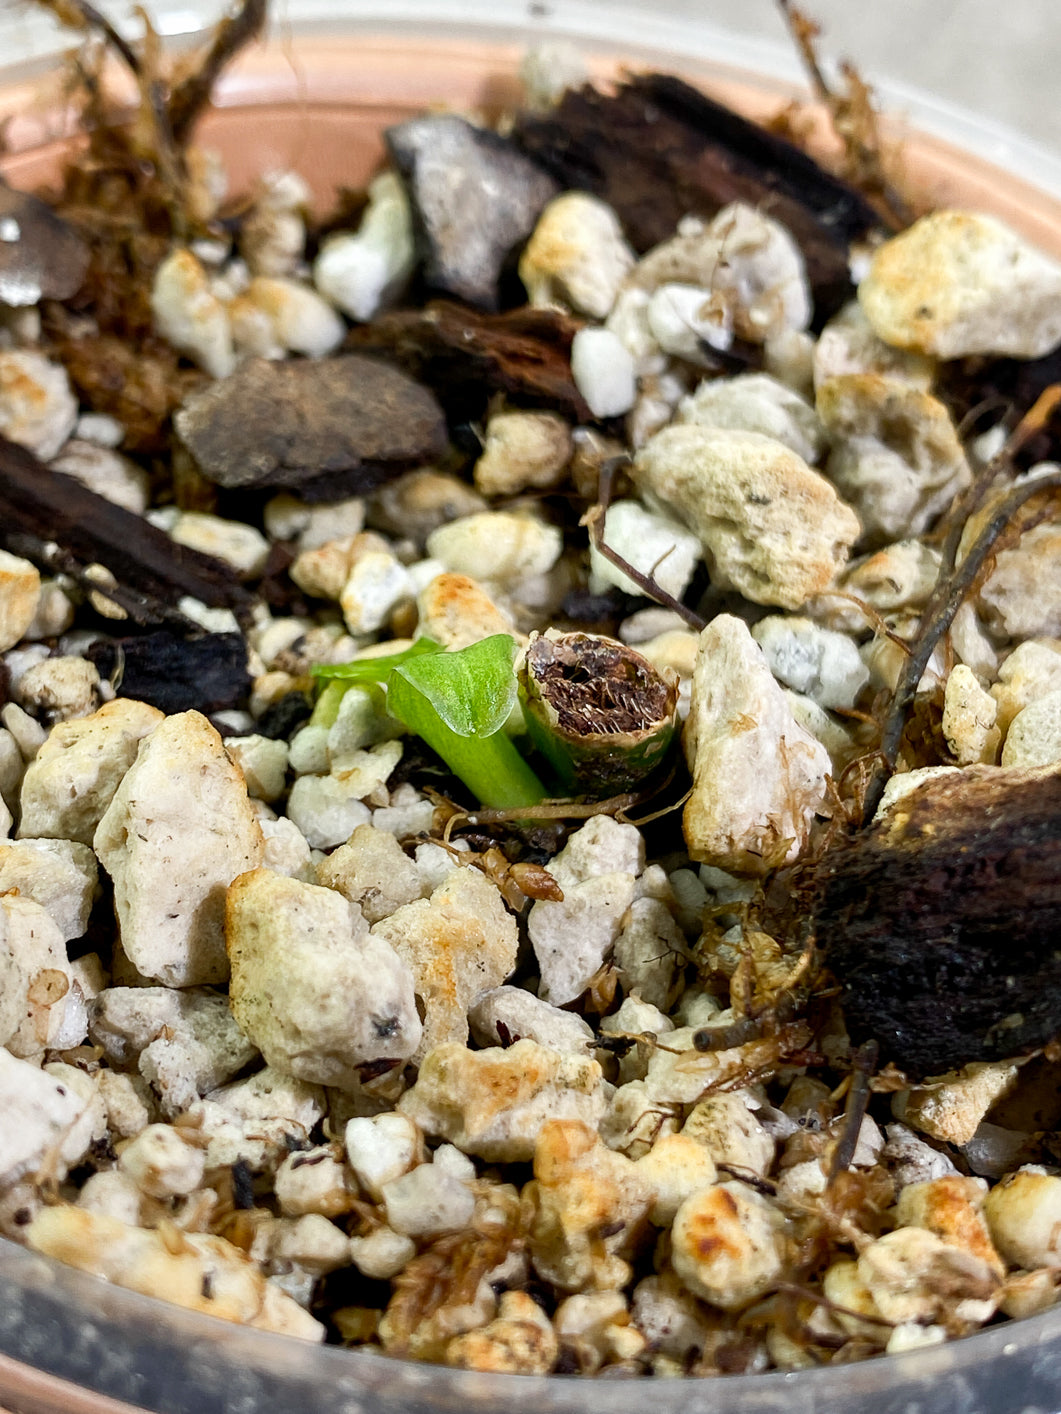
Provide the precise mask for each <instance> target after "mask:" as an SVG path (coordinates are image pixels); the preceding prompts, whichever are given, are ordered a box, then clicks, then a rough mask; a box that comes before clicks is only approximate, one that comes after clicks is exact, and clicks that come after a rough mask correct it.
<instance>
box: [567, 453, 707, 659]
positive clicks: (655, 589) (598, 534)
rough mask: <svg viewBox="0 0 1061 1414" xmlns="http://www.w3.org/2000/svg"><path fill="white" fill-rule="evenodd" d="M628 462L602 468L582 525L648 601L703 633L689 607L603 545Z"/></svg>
mask: <svg viewBox="0 0 1061 1414" xmlns="http://www.w3.org/2000/svg"><path fill="white" fill-rule="evenodd" d="M629 461H630V458H629V457H628V456H626V455H625V454H624V455H623V456H619V457H612V458H610V460H608V461H606V462H605V463H604V465H603V466H602V467H601V473H600V482H599V484H598V487H597V502H596V504H595V505H593V506H591V507H590V508H589V510H588V511H587V512H586V514H585V515H584V516H583V517H582V520H581V521H580V522H579V524H580V525H584V526H586V527H587V528H588V530H589V535H590V539H591V540H592V541H593V544H594V546H595V547H596V549H597V550H598V551H599V552H600V553H601V554H602V555H603V556H604V558H605V559H606V560H610V561H611V563H612V564H613V565H615V566H616V568H617V569H621V570H622V572H623V574H625V575H626V576H627V577H628V578H629V579H632V580H633V582H634V583H635V584H636V585H637V587H638V588H639V589H640V590H642V592H643V593H644V594H646V595H647V596H648V598H649V599H654V600H655V601H656V603H657V604H662V605H664V607H665V608H668V609H673V610H674V612H675V613H676V614H678V615H679V616H680V617H681V618H683V619H684V620H685V622H686V623H687V624H688V625H689V627H690V628H694V629H696V631H697V633H699V632H700V630H701V629H703V628H706V627H707V621H706V620H705V619H702V618H701V617H700V615H699V614H698V613H696V612H695V610H693V609H690V608H689V607H688V605H686V604H683V603H682V602H681V600H680V599H675V597H674V595H673V594H668V593H667V591H666V590H665V589H663V588H661V587H660V585H658V584H657V583H656V581H655V580H654V579H653V578H652V577H651V575H647V574H642V573H641V571H640V570H639V569H636V568H635V567H634V566H633V565H632V564H630V562H629V560H624V559H623V557H622V555H620V554H619V552H618V551H617V550H613V549H612V547H611V546H610V545H606V544H605V542H604V526H605V518H606V516H607V514H608V507H609V506H610V505H611V501H612V492H613V490H614V487H615V478H616V476H617V475H618V474H619V472H620V470H621V469H622V468H623V467H624V466H626V465H628V464H629ZM661 558H662V557H661ZM657 563H658V561H657Z"/></svg>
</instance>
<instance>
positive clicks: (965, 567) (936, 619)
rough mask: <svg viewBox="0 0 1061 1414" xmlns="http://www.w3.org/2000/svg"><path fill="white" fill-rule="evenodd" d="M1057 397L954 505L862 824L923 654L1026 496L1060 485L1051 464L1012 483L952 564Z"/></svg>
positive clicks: (923, 664) (889, 764) (879, 789)
mask: <svg viewBox="0 0 1061 1414" xmlns="http://www.w3.org/2000/svg"><path fill="white" fill-rule="evenodd" d="M1059 403H1061V385H1058V384H1054V385H1052V386H1051V387H1049V388H1047V389H1046V391H1045V392H1044V393H1042V395H1041V396H1040V397H1039V399H1038V400H1037V402H1036V403H1035V405H1034V406H1033V407H1032V409H1031V410H1030V412H1029V413H1028V414H1027V416H1026V417H1024V418H1022V419H1021V422H1020V424H1019V426H1018V427H1017V429H1016V431H1015V432H1014V433H1013V436H1012V437H1011V438H1010V439H1009V441H1008V442H1007V443H1006V446H1005V447H1004V448H1003V450H1002V452H1000V453H999V455H998V457H996V458H994V460H993V461H992V462H991V463H990V464H989V466H987V467H986V468H985V470H984V471H983V472H982V473H981V475H980V476H979V477H978V478H977V480H976V481H975V482H974V483H973V485H972V486H971V487H970V488H969V490H968V491H967V492H966V494H965V495H964V496H963V497H962V499H961V501H960V503H959V505H958V506H956V507H955V510H954V513H953V522H952V523H951V524H950V526H949V528H948V531H947V535H946V539H945V540H944V544H943V559H942V563H941V565H940V571H939V578H938V579H937V582H936V588H935V590H934V592H933V594H932V597H931V599H930V600H929V602H928V604H927V606H926V608H925V612H924V614H923V615H922V617H921V627H920V628H919V629H918V634H917V641H916V643H915V644H914V645H913V649H912V651H911V653H910V656H909V657H908V658H907V660H906V663H905V665H904V667H903V671H902V673H901V674H900V677H899V681H898V683H897V685H896V688H895V692H894V694H893V695H892V701H891V706H890V707H889V709H888V715H887V717H886V719H885V723H884V729H883V732H882V734H881V744H880V760H881V764H880V766H879V767H878V770H877V772H876V774H875V776H874V778H873V780H872V781H871V782H870V785H869V789H868V790H867V792H866V799H865V804H864V806H863V811H862V825H863V827H865V826H866V825H867V824H868V823H869V822H870V821H871V820H872V819H873V816H874V815H875V814H876V811H877V806H878V805H879V804H880V802H881V797H882V796H883V794H884V787H885V785H886V784H887V781H888V777H889V776H890V775H891V773H892V771H894V769H895V763H896V760H897V759H898V755H899V743H900V742H901V740H902V735H903V730H904V728H905V726H906V715H907V712H908V711H909V710H910V707H911V705H912V703H913V700H914V698H915V696H916V695H917V688H918V684H919V683H920V682H921V678H922V676H923V675H924V671H925V669H926V668H927V667H928V660H929V659H930V658H931V657H932V652H933V650H934V649H935V647H936V644H937V643H938V642H939V641H940V639H941V638H942V637H943V635H944V634H945V633H946V632H947V630H948V629H949V628H950V626H951V624H952V623H953V621H954V616H955V614H956V613H957V612H958V610H959V608H960V607H961V605H962V603H963V602H964V600H965V599H966V597H967V596H968V595H969V594H970V593H971V592H972V590H973V588H974V586H975V584H976V581H977V579H978V578H979V575H980V572H981V571H982V569H983V568H984V565H985V564H986V563H987V560H988V558H989V556H990V555H991V552H992V550H993V549H994V546H995V542H996V541H997V540H998V538H999V536H1000V535H1001V534H1002V532H1003V531H1004V530H1005V529H1006V527H1007V525H1008V524H1009V523H1010V521H1011V520H1012V519H1013V517H1014V516H1015V515H1016V514H1017V512H1018V511H1019V510H1020V509H1021V507H1022V506H1023V505H1024V504H1025V502H1026V501H1030V500H1031V499H1032V497H1033V496H1037V495H1039V494H1040V493H1041V492H1043V491H1053V490H1057V489H1058V488H1059V487H1061V470H1056V469H1055V470H1053V471H1047V472H1044V473H1043V474H1042V475H1041V476H1035V477H1032V478H1030V479H1029V480H1027V481H1024V482H1022V483H1021V485H1019V486H1017V487H1015V488H1014V489H1013V490H1012V491H1011V492H1010V493H1009V495H1008V496H1006V497H1005V499H1004V500H1002V501H1001V502H1000V503H999V505H998V506H997V507H996V509H995V511H994V514H993V515H992V516H991V518H990V520H988V522H987V524H986V525H985V526H984V527H983V529H982V530H981V531H980V533H979V535H978V536H977V537H976V540H975V541H974V542H973V544H972V546H971V547H970V549H969V552H968V554H967V555H966V556H965V558H964V559H963V560H962V562H961V565H960V567H959V568H957V569H955V568H954V565H955V562H956V560H957V557H958V550H959V547H960V545H961V539H962V533H963V531H964V529H965V526H966V524H967V522H968V517H969V516H970V515H972V514H974V512H975V511H976V510H977V509H978V508H979V506H980V503H981V501H982V500H983V498H984V496H985V495H986V494H987V491H988V489H989V487H990V486H991V485H992V484H993V482H994V480H995V478H996V477H997V476H998V473H999V470H1000V468H1001V466H1002V465H1003V464H1004V462H1005V461H1008V460H1011V459H1012V457H1013V456H1014V455H1015V454H1016V452H1017V451H1019V450H1020V448H1021V447H1022V446H1023V445H1024V444H1025V443H1026V442H1027V440H1028V439H1029V438H1030V437H1032V436H1033V435H1034V434H1035V433H1036V432H1039V431H1041V430H1042V428H1043V426H1044V425H1045V424H1046V422H1048V421H1049V419H1050V416H1051V415H1052V413H1053V412H1054V410H1055V409H1056V407H1057V406H1058V404H1059Z"/></svg>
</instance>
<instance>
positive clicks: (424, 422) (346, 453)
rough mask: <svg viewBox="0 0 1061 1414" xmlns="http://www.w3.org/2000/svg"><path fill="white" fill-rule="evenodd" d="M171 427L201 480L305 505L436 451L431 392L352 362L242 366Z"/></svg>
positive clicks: (370, 482) (440, 424) (381, 367)
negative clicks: (277, 491)
mask: <svg viewBox="0 0 1061 1414" xmlns="http://www.w3.org/2000/svg"><path fill="white" fill-rule="evenodd" d="M174 423H175V425H176V428H177V432H178V435H179V436H180V438H181V440H182V441H183V442H184V444H185V446H186V447H187V448H188V450H189V451H190V452H191V454H192V456H193V457H194V458H195V460H196V462H197V463H198V466H199V469H200V470H201V471H202V473H203V474H204V476H206V477H207V478H208V479H209V480H210V481H213V482H216V483H217V484H218V485H220V486H230V487H231V486H286V487H290V488H297V489H298V490H299V491H300V493H301V494H302V495H303V496H304V497H306V498H307V499H311V500H334V499H337V498H338V497H339V496H341V495H358V494H361V493H362V492H365V491H370V490H372V489H373V488H374V487H376V486H378V485H379V484H380V483H381V482H383V481H387V480H389V479H390V477H392V476H395V475H397V473H398V472H400V471H405V470H407V469H408V468H409V467H413V466H418V465H420V464H422V463H423V462H427V461H430V460H432V459H433V458H435V457H437V456H439V455H441V453H442V452H443V451H444V450H445V446H446V423H445V418H444V416H443V413H442V409H441V408H440V407H439V405H438V403H437V402H436V400H435V398H434V395H433V394H432V393H431V392H429V391H428V389H427V388H424V387H422V386H421V385H420V384H419V383H416V382H414V381H413V379H412V378H410V377H409V376H408V375H407V374H405V373H403V372H402V371H401V370H400V369H398V368H394V367H392V366H390V365H389V364H386V363H383V362H381V361H379V360H377V359H371V358H364V357H361V356H359V355H344V356H342V357H339V358H326V359H300V360H295V361H291V362H288V363H273V362H270V361H269V360H267V359H250V360H248V362H246V363H244V364H242V365H241V366H240V367H239V368H237V370H236V372H235V373H233V374H232V375H231V377H229V378H222V379H219V380H218V381H217V382H216V383H211V384H210V385H209V386H208V387H206V388H203V389H202V390H201V391H199V392H197V393H195V394H193V395H192V396H191V397H190V398H189V399H188V400H187V401H186V402H185V404H184V406H183V407H182V408H181V410H180V411H179V412H178V413H177V414H176V416H175V418H174Z"/></svg>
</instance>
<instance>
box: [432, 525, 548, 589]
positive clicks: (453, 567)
mask: <svg viewBox="0 0 1061 1414" xmlns="http://www.w3.org/2000/svg"><path fill="white" fill-rule="evenodd" d="M562 549H563V537H562V536H561V534H560V531H559V530H558V529H557V527H556V526H553V525H547V524H546V523H545V522H544V521H541V520H538V519H537V518H536V517H534V516H530V515H522V514H519V513H517V512H514V511H482V512H480V513H479V514H477V515H471V516H462V517H461V518H460V519H459V520H454V521H450V522H449V524H448V525H443V526H440V527H439V528H438V530H435V531H433V532H432V533H431V534H430V535H429V536H428V538H427V550H428V554H429V555H430V556H431V557H432V559H436V560H439V561H441V563H442V564H443V565H444V566H445V568H446V569H447V570H449V571H450V572H452V573H456V574H468V575H474V576H475V577H476V578H478V579H483V580H487V581H489V582H495V583H498V584H501V585H505V586H515V585H518V584H519V583H520V581H521V580H525V579H530V578H532V577H533V576H535V575H540V574H547V573H548V572H549V570H551V569H552V567H553V565H555V564H556V561H557V560H558V559H559V558H560V552H561V550H562Z"/></svg>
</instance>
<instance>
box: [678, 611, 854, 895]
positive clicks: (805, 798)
mask: <svg viewBox="0 0 1061 1414" xmlns="http://www.w3.org/2000/svg"><path fill="white" fill-rule="evenodd" d="M684 746H685V753H686V757H687V758H688V760H689V764H690V769H691V770H692V773H693V792H692V795H691V796H690V798H689V800H688V802H687V804H686V806H685V814H684V817H683V826H684V830H685V840H686V844H687V845H688V848H689V853H690V855H691V856H692V857H693V859H695V860H698V861H700V862H701V863H705V864H713V865H716V866H718V867H719V868H721V869H730V870H736V871H738V872H740V873H764V872H766V871H767V870H768V869H770V868H774V867H776V866H777V865H779V864H781V863H782V862H788V861H791V860H793V859H795V858H796V856H797V855H798V854H799V851H800V849H801V847H802V846H803V844H804V843H805V842H806V839H807V835H808V832H809V830H810V826H811V824H812V822H813V820H814V816H815V814H816V812H817V811H818V810H819V809H820V808H821V806H822V805H823V804H824V801H825V794H826V792H825V782H826V777H827V775H828V774H829V773H830V772H831V770H832V763H831V762H830V760H829V754H828V752H827V751H826V750H825V748H824V747H823V746H822V745H821V743H820V742H819V741H817V740H816V739H815V738H814V737H812V736H811V735H810V733H809V732H807V731H805V730H804V729H803V728H802V727H800V726H799V725H798V724H797V723H796V720H795V718H794V717H793V715H792V712H791V710H790V708H789V706H788V703H787V702H786V701H785V696H784V693H783V692H782V690H781V688H780V687H779V686H778V685H777V683H776V682H775V681H774V678H773V676H772V674H771V672H770V669H769V667H768V666H767V663H766V660H765V658H764V656H763V653H762V650H761V649H760V648H759V646H758V645H757V644H756V643H755V641H754V640H753V639H752V636H751V634H750V633H749V632H748V629H747V627H746V626H745V624H744V623H743V622H742V621H741V620H740V619H736V618H733V617H732V616H731V615H728V614H721V615H719V616H718V618H716V619H713V620H712V622H711V623H709V624H708V626H707V628H705V629H704V631H703V633H702V634H701V635H700V647H699V651H698V653H697V659H696V668H695V671H694V674H693V691H692V701H691V705H690V709H689V718H688V721H687V722H686V726H685V732H684Z"/></svg>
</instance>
